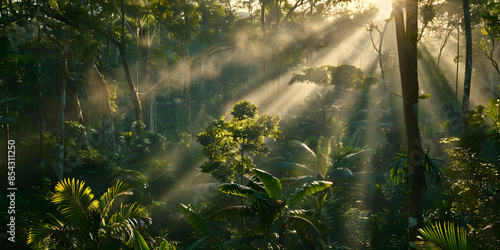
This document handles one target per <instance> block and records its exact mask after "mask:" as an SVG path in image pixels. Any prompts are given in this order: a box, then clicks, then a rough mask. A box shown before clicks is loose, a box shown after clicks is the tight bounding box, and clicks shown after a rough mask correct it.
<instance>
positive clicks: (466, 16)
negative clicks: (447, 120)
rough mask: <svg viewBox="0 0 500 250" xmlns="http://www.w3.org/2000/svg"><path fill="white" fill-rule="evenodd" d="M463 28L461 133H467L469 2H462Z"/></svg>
mask: <svg viewBox="0 0 500 250" xmlns="http://www.w3.org/2000/svg"><path fill="white" fill-rule="evenodd" d="M463 9H464V27H465V75H464V95H463V100H462V133H467V118H466V116H467V112H468V111H469V98H470V87H471V86H470V85H471V80H472V79H471V78H472V27H471V26H472V24H471V20H470V19H471V17H470V3H469V0H463Z"/></svg>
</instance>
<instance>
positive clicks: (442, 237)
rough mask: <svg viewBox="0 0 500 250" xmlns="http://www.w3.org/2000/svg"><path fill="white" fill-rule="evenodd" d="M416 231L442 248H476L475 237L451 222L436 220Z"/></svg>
mask: <svg viewBox="0 0 500 250" xmlns="http://www.w3.org/2000/svg"><path fill="white" fill-rule="evenodd" d="M418 231H419V232H420V234H422V236H423V237H424V239H425V240H427V241H430V242H431V243H433V244H435V245H437V246H438V247H441V248H443V249H450V250H455V249H457V250H458V249H464V250H465V249H478V242H477V239H476V238H475V237H473V236H472V235H468V234H467V231H466V230H465V229H464V228H461V227H456V226H455V225H454V224H453V222H444V223H439V222H437V223H434V224H432V225H429V226H426V227H424V228H420V229H418Z"/></svg>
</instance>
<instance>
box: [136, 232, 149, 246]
mask: <svg viewBox="0 0 500 250" xmlns="http://www.w3.org/2000/svg"><path fill="white" fill-rule="evenodd" d="M134 236H135V237H134V250H149V247H148V244H146V241H145V240H144V238H143V237H142V235H141V233H139V231H137V230H136V229H134Z"/></svg>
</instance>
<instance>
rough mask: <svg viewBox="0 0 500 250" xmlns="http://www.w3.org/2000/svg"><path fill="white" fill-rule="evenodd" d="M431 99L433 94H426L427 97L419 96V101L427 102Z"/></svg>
mask: <svg viewBox="0 0 500 250" xmlns="http://www.w3.org/2000/svg"><path fill="white" fill-rule="evenodd" d="M429 98H431V94H425V95H420V96H418V99H420V100H425V99H429Z"/></svg>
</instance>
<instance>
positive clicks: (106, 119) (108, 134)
mask: <svg viewBox="0 0 500 250" xmlns="http://www.w3.org/2000/svg"><path fill="white" fill-rule="evenodd" d="M92 66H93V69H94V71H95V73H96V75H97V78H98V81H97V82H98V83H99V86H100V88H101V93H103V94H104V100H102V101H103V102H105V104H104V109H105V111H104V112H103V115H102V117H101V130H102V129H103V128H104V127H105V126H106V128H104V134H105V137H104V141H105V142H106V143H111V148H112V149H113V152H116V144H115V126H114V123H113V115H112V114H111V106H110V103H109V93H108V86H107V84H106V82H105V81H104V77H103V76H102V75H101V73H100V72H99V69H98V68H97V66H96V65H95V63H93V64H92Z"/></svg>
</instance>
